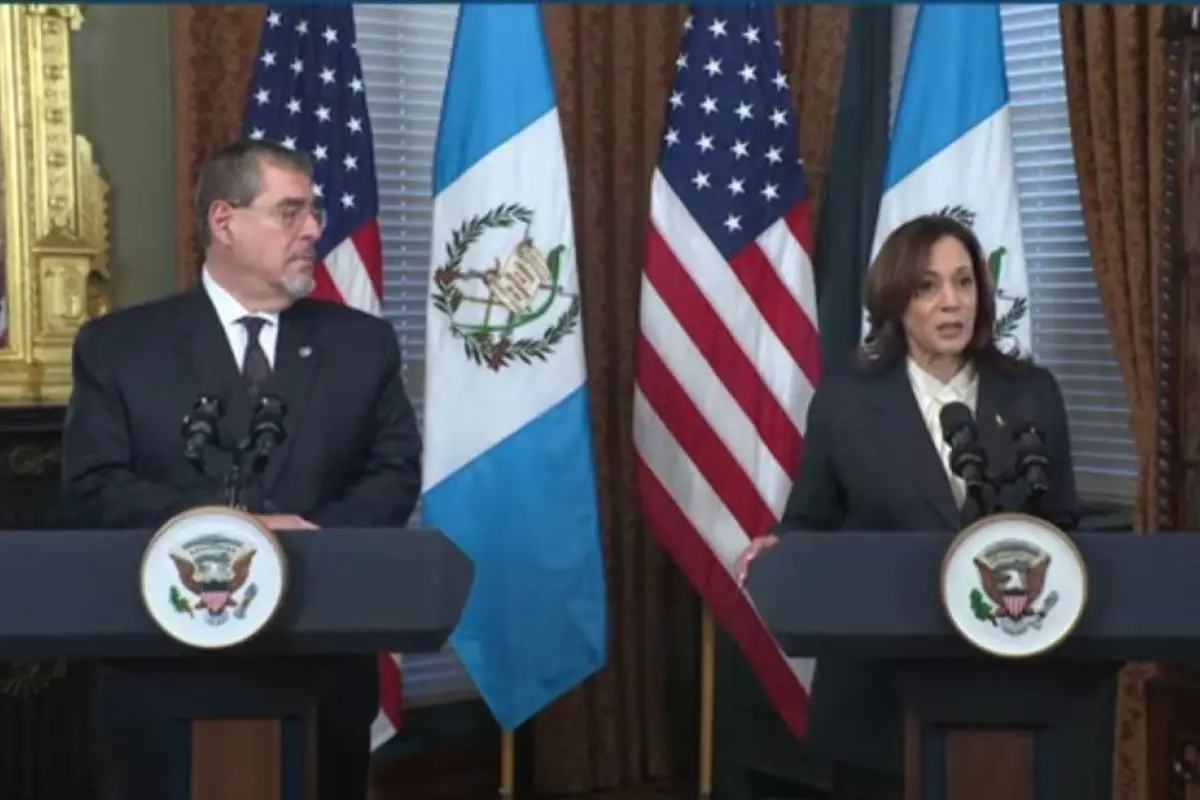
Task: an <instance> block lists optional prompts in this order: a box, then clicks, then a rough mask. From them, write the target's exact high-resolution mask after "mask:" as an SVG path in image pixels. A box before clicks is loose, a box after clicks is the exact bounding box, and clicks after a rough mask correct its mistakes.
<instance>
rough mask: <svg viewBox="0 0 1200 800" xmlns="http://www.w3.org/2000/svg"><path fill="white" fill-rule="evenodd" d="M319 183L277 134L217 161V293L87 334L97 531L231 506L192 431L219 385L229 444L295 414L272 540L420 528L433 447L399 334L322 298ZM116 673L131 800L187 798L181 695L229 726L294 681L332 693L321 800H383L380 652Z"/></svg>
mask: <svg viewBox="0 0 1200 800" xmlns="http://www.w3.org/2000/svg"><path fill="white" fill-rule="evenodd" d="M309 175H310V165H309V162H308V160H307V157H306V156H303V155H300V154H297V153H294V152H292V151H290V150H286V149H284V148H282V147H279V146H276V145H273V144H269V143H266V142H256V141H243V142H238V143H235V144H232V145H230V146H228V147H226V148H224V149H222V150H220V151H218V152H217V153H216V154H214V155H213V156H212V157H211V158H210V159H209V160H208V162H207V163H206V164H205V165H204V167H203V168H202V170H201V173H200V177H199V181H198V185H197V190H196V219H197V221H198V235H199V241H200V243H201V244H202V246H203V248H204V252H205V259H206V260H205V264H204V268H203V271H202V274H201V279H200V283H199V286H197V287H196V288H194V289H193V290H191V291H188V292H186V293H184V294H182V295H180V296H176V297H170V298H167V299H163V300H158V301H155V302H151V303H147V304H145V305H141V306H137V307H135V308H130V309H127V310H124V311H120V312H117V313H114V314H110V315H108V316H105V317H103V318H100V319H96V320H93V321H91V322H89V323H88V324H87V325H85V326H84V328H83V329H82V330H81V331H80V332H79V335H78V338H77V339H76V342H75V350H74V361H73V379H74V392H73V394H72V397H71V402H70V407H69V411H68V415H67V421H66V425H65V431H64V436H63V478H64V491H65V494H66V500H67V503H68V505H69V506H70V508H71V509H72V510H73V512H74V514H75V516H76V517H77V518H78V520H79V522H80V524H82V525H86V526H88V527H91V528H99V529H103V528H146V529H150V528H154V527H157V526H159V525H162V524H163V523H164V522H166V521H167V520H168V519H169V518H171V517H172V516H173V515H175V514H177V513H179V512H181V511H184V510H186V509H188V508H192V507H195V506H198V505H205V504H213V503H220V502H221V501H222V485H221V481H220V480H219V479H218V478H214V477H212V476H211V475H204V474H201V473H200V472H198V471H197V470H196V469H194V468H193V467H192V466H191V465H189V464H188V463H187V462H186V461H185V460H184V457H183V446H182V444H183V443H182V440H181V428H180V421H181V419H182V418H183V416H184V415H185V414H186V413H187V412H188V411H189V410H190V409H191V408H192V406H193V404H194V403H195V400H196V397H197V396H198V395H199V394H202V393H203V394H210V395H217V396H219V397H220V398H221V399H222V402H223V405H224V407H225V409H226V415H225V418H224V419H223V421H222V426H221V428H222V429H221V434H222V436H223V437H227V438H234V439H236V438H240V437H244V436H245V435H246V432H247V430H248V425H249V420H250V415H251V409H252V403H253V400H254V399H255V398H257V397H260V396H262V395H264V394H271V395H275V396H277V397H279V398H281V399H282V400H283V401H284V403H285V404H286V406H287V413H286V417H285V427H286V429H287V434H288V435H287V438H286V439H285V440H284V442H283V443H282V444H281V445H280V446H279V447H278V448H277V449H276V450H275V452H274V453H273V455H272V457H271V461H270V462H269V464H268V466H267V469H266V471H265V473H264V474H263V475H262V476H261V477H260V478H259V479H258V480H257V481H255V482H254V483H253V484H252V485H251V486H250V488H249V491H248V492H247V495H246V506H247V510H248V511H250V512H251V513H254V514H256V515H258V516H259V519H260V520H261V521H262V522H263V523H264V524H266V525H267V526H269V527H270V528H272V529H276V530H295V529H305V528H317V527H329V526H358V527H363V526H386V525H403V524H404V523H405V522H406V521H407V519H408V517H409V515H410V514H411V513H412V511H413V508H414V506H415V505H416V502H417V499H418V496H419V494H420V484H421V478H420V460H421V443H420V437H419V434H418V431H417V424H416V419H415V417H414V414H413V409H412V406H411V404H410V402H409V400H408V398H407V396H406V395H405V390H404V386H403V384H402V382H401V378H400V352H399V347H398V345H397V341H396V336H395V332H394V331H393V330H392V327H391V326H390V325H389V324H388V323H387V322H385V321H383V320H380V319H378V318H375V317H373V316H370V315H368V314H365V313H362V312H359V311H356V310H354V309H351V308H348V307H344V306H340V305H337V304H333V303H326V302H320V301H315V300H310V299H305V298H306V296H307V295H308V294H309V293H310V292H311V291H312V288H313V267H314V260H315V255H316V254H315V247H316V243H317V241H318V239H319V237H320V234H321V229H322V214H321V210H320V208H319V207H318V206H317V204H316V202H315V195H314V187H313V185H312V182H311V180H310V178H309ZM223 471H224V470H223V465H222V464H220V463H217V464H215V465H214V469H213V470H212V472H213V473H215V474H216V475H218V476H219V475H221V474H222V473H223ZM102 672H103V676H102V687H101V715H100V716H101V719H102V720H103V723H104V727H105V728H106V729H107V732H108V734H109V736H108V739H109V745H110V749H112V750H113V753H114V756H115V758H114V760H115V762H116V764H115V766H116V772H117V773H118V776H119V777H118V781H119V783H120V784H121V791H122V795H121V796H122V798H123V800H165V799H166V798H169V797H170V796H171V794H170V790H169V789H168V784H169V783H170V782H171V781H172V776H171V775H170V774H169V772H170V767H169V765H170V764H171V762H172V753H171V752H169V751H170V747H171V744H170V743H171V741H172V736H171V735H170V734H169V733H167V731H168V729H169V728H170V726H171V725H172V723H171V721H170V720H169V719H166V718H164V712H162V709H163V708H165V707H167V706H168V704H169V703H177V702H178V700H179V698H180V697H182V696H190V697H194V698H196V701H195V702H196V703H197V704H198V705H200V706H204V708H203V709H202V710H204V711H206V712H207V713H214V714H217V713H220V712H219V710H218V709H217V708H216V707H215V705H214V704H219V703H222V702H228V703H230V704H231V705H235V704H236V703H237V702H239V700H238V698H243V699H244V698H250V697H254V696H255V694H256V693H261V691H262V690H263V689H264V687H267V686H270V687H272V688H273V690H277V689H278V688H279V686H280V685H281V684H283V685H288V684H287V682H291V685H294V686H295V688H296V690H297V692H298V693H300V694H302V695H304V696H313V697H318V698H319V702H318V705H317V719H318V746H319V749H320V763H319V768H318V772H319V775H320V778H319V781H320V791H321V795H320V796H321V797H322V798H338V799H339V800H340V799H341V798H348V799H351V800H361V798H364V797H365V796H366V784H367V769H368V760H369V755H370V752H369V729H370V723H371V720H372V719H373V718H374V716H375V713H376V710H377V703H378V698H377V690H376V686H377V683H376V681H377V675H376V672H375V660H374V657H373V656H353V657H329V658H302V659H288V660H286V661H283V660H262V659H259V660H256V659H249V658H238V657H234V658H232V659H230V658H223V659H222V660H221V662H220V664H219V665H214V664H213V663H212V662H211V661H208V660H198V661H196V662H194V671H193V673H187V672H186V669H185V668H181V667H179V665H171V666H169V667H168V665H165V664H162V663H157V662H144V661H138V662H129V661H126V662H118V663H111V664H107V665H105V666H104V668H103V670H102ZM205 704H208V705H207V706H205ZM176 711H177V712H178V707H177V706H176Z"/></svg>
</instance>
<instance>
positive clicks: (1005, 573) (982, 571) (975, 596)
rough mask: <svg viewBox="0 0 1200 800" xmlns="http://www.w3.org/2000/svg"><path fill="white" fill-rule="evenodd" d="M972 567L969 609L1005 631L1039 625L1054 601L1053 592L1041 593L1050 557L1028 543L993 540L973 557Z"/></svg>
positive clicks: (1053, 604)
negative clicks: (975, 584)
mask: <svg viewBox="0 0 1200 800" xmlns="http://www.w3.org/2000/svg"><path fill="white" fill-rule="evenodd" d="M975 568H976V569H977V570H978V571H979V588H976V589H972V590H971V595H970V602H971V611H972V612H973V613H974V615H975V617H976V618H977V619H979V620H981V621H983V622H990V623H991V624H992V625H995V626H996V627H998V628H1000V629H1001V630H1002V631H1004V632H1005V633H1008V634H1011V635H1013V636H1019V635H1021V634H1022V633H1024V632H1025V631H1027V630H1029V629H1030V628H1034V629H1037V628H1041V626H1042V620H1044V619H1045V618H1046V615H1047V614H1048V613H1050V610H1051V609H1053V608H1054V606H1055V605H1056V604H1057V603H1058V593H1057V592H1055V591H1050V592H1049V593H1045V589H1046V576H1047V574H1048V571H1049V569H1050V556H1049V554H1048V553H1046V552H1045V551H1043V550H1042V549H1041V548H1039V547H1037V546H1036V545H1034V544H1032V543H1030V542H1027V541H1020V540H1007V541H1002V542H997V543H995V544H993V545H991V546H990V547H988V548H986V549H984V550H983V552H981V553H980V554H979V555H978V556H977V557H976V558H975ZM1043 593H1045V598H1044V599H1043V598H1042V595H1043ZM1039 601H1040V603H1039Z"/></svg>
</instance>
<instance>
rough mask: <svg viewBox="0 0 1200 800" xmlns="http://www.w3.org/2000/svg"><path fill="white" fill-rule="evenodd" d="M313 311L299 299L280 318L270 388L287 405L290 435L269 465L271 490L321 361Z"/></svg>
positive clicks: (267, 480) (286, 422)
mask: <svg viewBox="0 0 1200 800" xmlns="http://www.w3.org/2000/svg"><path fill="white" fill-rule="evenodd" d="M311 311H312V308H311V306H310V304H309V303H307V302H305V301H300V302H298V303H297V304H296V305H294V306H292V307H291V308H289V309H288V310H287V311H285V312H284V313H283V314H281V315H280V318H279V338H278V341H277V342H276V345H275V372H274V375H273V376H272V379H271V383H270V385H269V387H268V391H269V392H271V393H272V394H275V395H277V396H279V398H280V399H282V400H283V402H284V403H285V404H286V406H287V413H286V414H285V415H284V420H283V423H284V430H285V431H286V432H287V438H286V439H284V440H283V443H282V444H281V445H280V446H279V448H278V449H277V450H276V451H275V452H274V453H273V454H272V456H271V460H270V461H269V462H268V464H267V470H266V474H265V475H264V476H263V487H264V489H265V490H266V491H268V492H269V491H270V489H271V486H272V485H273V484H274V483H275V481H277V480H278V479H279V476H280V474H281V473H282V471H283V467H284V465H285V463H286V461H287V460H288V458H289V457H290V456H291V453H292V450H293V447H294V443H295V440H296V435H297V433H298V431H299V428H300V426H301V424H302V420H303V418H304V410H305V406H306V405H307V403H308V398H309V395H310V394H311V393H312V389H313V385H314V379H315V377H316V375H317V368H318V366H319V364H320V361H321V350H320V348H319V347H318V346H317V341H316V338H317V337H316V333H317V331H316V324H315V321H314V319H313V315H312V314H311V313H310V312H311Z"/></svg>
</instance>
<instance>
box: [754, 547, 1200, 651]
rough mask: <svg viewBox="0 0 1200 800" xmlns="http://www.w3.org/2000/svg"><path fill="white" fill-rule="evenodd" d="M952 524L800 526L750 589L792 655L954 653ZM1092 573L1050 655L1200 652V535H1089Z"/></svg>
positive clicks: (771, 554)
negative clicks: (1198, 610)
mask: <svg viewBox="0 0 1200 800" xmlns="http://www.w3.org/2000/svg"><path fill="white" fill-rule="evenodd" d="M952 538H953V537H952V536H951V535H950V534H946V533H910V532H888V533H850V532H838V533H795V534H785V535H784V536H783V537H782V538H781V540H780V542H779V544H778V545H776V546H775V547H772V548H771V549H769V550H767V551H765V552H763V553H762V554H761V555H759V557H758V558H757V559H755V562H754V566H753V568H752V569H751V570H750V577H749V581H748V584H747V589H748V591H749V594H750V596H751V598H752V599H753V601H754V603H755V605H756V607H757V608H758V611H759V613H760V614H761V615H762V617H763V619H764V621H765V622H766V624H767V627H768V628H769V629H770V630H771V631H772V633H773V634H774V635H775V637H776V639H778V640H779V643H780V646H781V647H783V649H784V651H785V652H787V653H788V654H789V655H792V656H823V655H824V656H847V657H865V658H953V657H970V656H974V655H978V654H977V651H975V650H974V649H973V648H971V647H970V645H968V644H966V643H965V642H963V641H961V639H960V638H959V637H958V635H957V634H956V632H955V631H954V629H953V627H952V626H951V624H950V622H949V620H948V619H947V617H946V612H945V609H944V606H943V604H942V600H941V597H940V590H939V585H940V580H939V578H940V570H941V564H942V557H943V555H944V554H945V552H946V549H947V548H948V547H949V545H950V542H951V539H952ZM1071 539H1072V540H1073V541H1074V542H1075V543H1076V545H1077V546H1078V548H1079V550H1080V553H1081V554H1082V557H1083V561H1084V564H1085V566H1086V569H1087V575H1088V599H1087V605H1086V607H1085V609H1084V612H1083V616H1082V618H1081V619H1080V622H1079V626H1078V627H1077V628H1076V630H1075V631H1074V632H1073V633H1072V634H1071V636H1070V638H1069V639H1068V640H1067V641H1066V642H1064V643H1063V644H1062V645H1061V646H1060V647H1059V648H1057V649H1056V650H1054V651H1053V652H1052V654H1051V655H1050V657H1051V658H1067V659H1090V660H1114V661H1134V660H1159V659H1163V660H1168V659H1193V658H1200V615H1196V614H1194V613H1191V610H1190V605H1191V603H1190V600H1191V598H1192V597H1193V592H1194V588H1193V587H1194V584H1195V580H1196V577H1195V576H1196V573H1197V572H1200V536H1198V535H1189V534H1186V533H1182V534H1181V533H1148V534H1128V533H1080V534H1076V535H1072V536H1071Z"/></svg>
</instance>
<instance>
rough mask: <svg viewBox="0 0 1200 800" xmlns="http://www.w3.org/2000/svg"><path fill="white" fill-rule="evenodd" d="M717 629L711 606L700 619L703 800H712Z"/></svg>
mask: <svg viewBox="0 0 1200 800" xmlns="http://www.w3.org/2000/svg"><path fill="white" fill-rule="evenodd" d="M716 660H717V657H716V628H715V625H714V623H713V617H712V613H711V612H710V611H709V610H708V606H705V607H704V614H703V616H702V617H701V619H700V800H710V799H711V798H712V777H713V704H714V695H715V685H716Z"/></svg>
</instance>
